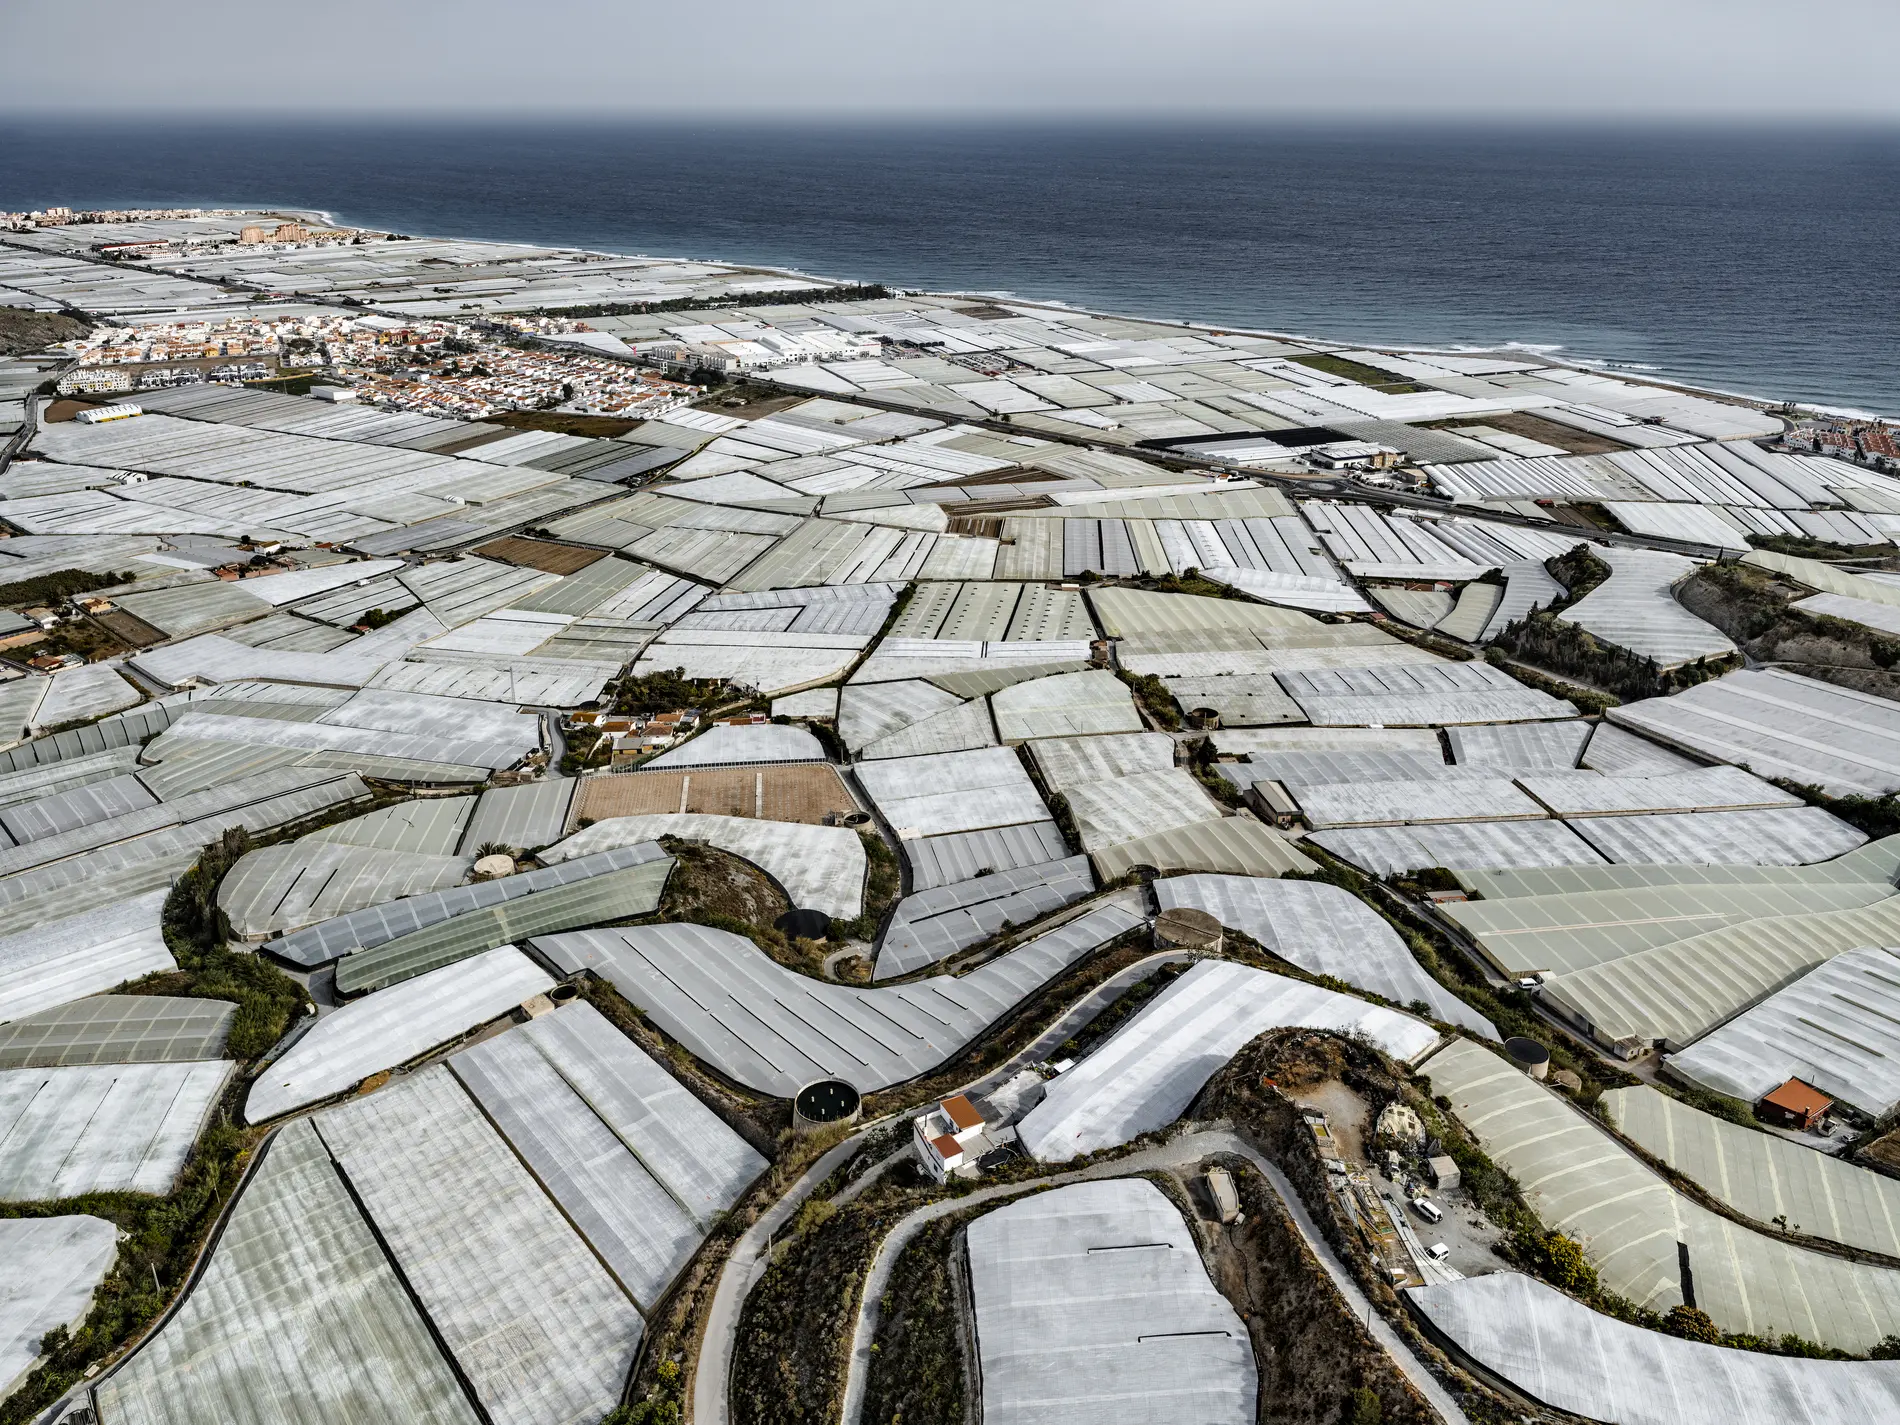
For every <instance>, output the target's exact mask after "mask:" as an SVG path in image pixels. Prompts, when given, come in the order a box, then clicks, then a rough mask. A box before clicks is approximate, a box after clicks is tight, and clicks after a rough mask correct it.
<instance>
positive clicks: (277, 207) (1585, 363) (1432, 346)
mask: <svg viewBox="0 0 1900 1425" xmlns="http://www.w3.org/2000/svg"><path fill="white" fill-rule="evenodd" d="M67 206H69V207H72V206H79V207H80V210H81V211H86V210H87V208H88V207H90V208H91V209H96V210H103V211H112V210H115V209H124V210H128V211H130V210H133V209H134V208H135V207H136V206H137V205H132V204H126V203H92V204H89V205H76V204H73V203H70V202H69V203H68V205H67ZM146 206H153V205H149V204H148V205H146ZM177 206H181V207H183V206H192V207H206V208H223V209H231V210H236V211H243V212H260V213H271V214H281V215H283V216H285V217H290V218H295V219H297V220H300V221H304V220H308V219H310V218H316V219H319V220H320V221H321V222H322V223H323V224H324V225H325V226H329V227H345V228H355V227H361V228H362V229H363V230H365V231H369V232H397V231H399V229H397V228H393V227H387V226H382V225H378V224H375V223H360V224H359V223H357V222H355V221H339V219H338V214H339V213H340V211H341V210H339V209H332V208H298V207H293V206H291V205H288V204H247V203H234V202H216V203H212V202H204V203H198V204H179V205H177ZM404 236H406V237H411V238H417V239H422V240H428V241H436V242H479V243H492V244H495V245H497V246H502V247H530V248H534V247H538V248H542V249H544V250H548V251H556V252H578V253H584V254H587V255H590V256H600V257H634V258H649V259H653V260H656V261H668V262H705V263H714V264H717V265H720V266H724V267H733V268H738V269H741V270H743V271H749V272H764V273H769V274H771V275H773V276H777V277H792V278H797V279H799V280H801V281H811V282H821V283H825V284H826V285H830V286H842V285H848V284H851V283H857V282H863V281H865V280H866V279H864V278H862V277H837V276H826V275H823V274H820V273H816V272H812V271H810V270H808V269H805V268H800V267H785V266H780V265H776V264H772V263H765V262H748V261H743V260H739V259H733V258H725V257H708V256H700V255H687V254H680V253H661V254H654V253H651V252H646V251H636V250H633V249H631V248H628V249H624V250H622V249H616V248H606V247H585V246H581V245H579V244H558V245H556V244H548V243H539V242H526V241H522V240H519V239H514V238H497V237H482V236H475V235H470V234H467V233H455V234H449V233H430V232H410V233H404ZM886 285H888V284H886ZM889 290H890V291H891V293H892V295H893V296H894V297H899V296H902V295H904V294H906V293H915V294H917V295H920V296H926V297H939V298H942V297H967V298H970V299H982V300H985V301H991V302H1004V303H1009V304H1012V305H1015V306H1022V307H1034V308H1039V309H1042V310H1047V311H1051V312H1055V313H1067V314H1070V315H1074V316H1080V317H1093V318H1100V319H1107V320H1123V321H1141V322H1151V323H1153V324H1155V325H1157V326H1172V327H1179V328H1181V329H1182V330H1185V331H1195V332H1230V333H1233V334H1235V335H1238V336H1258V337H1265V338H1268V339H1271V340H1275V341H1288V342H1299V343H1304V344H1307V345H1312V346H1318V347H1323V348H1329V349H1332V350H1338V351H1351V350H1380V351H1387V352H1391V353H1394V354H1417V355H1421V356H1431V355H1441V356H1487V355H1502V356H1522V357H1524V358H1526V359H1529V360H1535V361H1538V362H1541V363H1543V364H1545V365H1548V366H1557V367H1562V368H1564V369H1566V370H1571V371H1580V372H1589V373H1597V374H1603V375H1610V376H1614V377H1616V378H1617V379H1619V380H1623V381H1628V382H1631V383H1633V384H1637V385H1644V386H1656V387H1661V388H1663V389H1666V390H1674V391H1681V392H1685V393H1687V394H1690V395H1696V396H1707V397H1713V398H1718V399H1721V400H1725V401H1731V402H1735V403H1738V404H1742V405H1747V406H1752V407H1755V408H1756V409H1759V410H1769V409H1773V408H1776V407H1783V406H1786V407H1789V408H1792V409H1795V410H1802V411H1811V412H1813V413H1815V414H1816V415H1821V416H1828V417H1833V418H1837V419H1842V420H1857V421H1873V422H1881V423H1885V424H1889V425H1900V410H1896V411H1895V412H1894V413H1891V414H1889V413H1883V412H1877V411H1871V410H1867V409H1865V408H1863V407H1859V406H1845V405H1833V404H1820V403H1817V402H1812V401H1797V400H1782V399H1779V398H1776V397H1771V396H1760V395H1756V394H1753V393H1752V392H1747V391H1736V390H1731V389H1728V388H1726V387H1722V386H1710V385H1703V384H1699V383H1697V382H1693V381H1689V380H1685V379H1680V378H1677V377H1673V376H1671V375H1669V373H1668V372H1667V370H1666V369H1664V368H1661V367H1657V366H1654V365H1651V364H1649V363H1634V362H1622V361H1619V360H1618V359H1616V358H1613V357H1576V356H1573V357H1566V356H1563V355H1560V354H1559V353H1562V352H1564V351H1565V350H1566V348H1565V347H1564V346H1563V345H1562V344H1561V343H1550V342H1523V341H1518V340H1515V339H1510V340H1506V341H1504V342H1501V343H1497V344H1494V345H1490V346H1485V345H1477V344H1472V343H1450V344H1446V343H1420V342H1398V341H1385V342H1381V341H1373V340H1370V339H1367V340H1351V339H1344V338H1339V337H1331V336H1318V335H1313V334H1309V333H1304V332H1291V331H1280V330H1276V329H1273V328H1269V327H1254V326H1246V325H1241V324H1237V323H1232V322H1207V321H1197V320H1194V319H1192V318H1185V317H1159V316H1149V315H1145V314H1141V313H1136V312H1124V311H1110V310H1107V309H1104V308H1099V307H1085V306H1079V305H1077V304H1075V303H1073V302H1068V301H1065V300H1063V299H1062V298H1059V297H1028V296H1023V295H1021V294H1019V293H1017V292H1015V291H1013V290H1006V289H996V288H992V289H988V290H976V289H971V288H943V289H937V288H928V287H897V286H891V287H890V288H889ZM759 295H760V298H761V300H760V301H759V302H758V303H757V304H756V305H760V306H770V305H774V304H775V299H777V300H781V301H786V302H791V301H795V300H796V299H797V294H796V293H772V292H763V293H760V294H759ZM706 310H717V309H716V308H708V309H706ZM577 320H582V321H584V320H586V319H585V318H578V319H577Z"/></svg>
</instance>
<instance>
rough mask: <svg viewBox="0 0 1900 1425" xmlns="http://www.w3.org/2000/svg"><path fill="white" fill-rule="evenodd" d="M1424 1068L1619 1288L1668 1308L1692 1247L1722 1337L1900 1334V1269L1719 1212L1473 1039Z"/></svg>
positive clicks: (1704, 1304) (1859, 1340)
mask: <svg viewBox="0 0 1900 1425" xmlns="http://www.w3.org/2000/svg"><path fill="white" fill-rule="evenodd" d="M1422 1072H1423V1073H1424V1074H1425V1075H1426V1076H1428V1077H1429V1078H1430V1079H1431V1083H1432V1092H1433V1093H1434V1094H1443V1095H1445V1096H1447V1097H1449V1098H1450V1099H1451V1101H1452V1111H1453V1112H1454V1113H1456V1114H1457V1115H1458V1117H1459V1118H1460V1119H1461V1120H1462V1121H1463V1122H1464V1124H1465V1125H1466V1126H1467V1127H1469V1128H1470V1129H1471V1131H1472V1132H1473V1133H1474V1134H1476V1135H1477V1138H1478V1141H1479V1142H1480V1143H1481V1144H1482V1145H1483V1147H1484V1150H1485V1152H1486V1153H1487V1154H1489V1155H1490V1157H1491V1159H1492V1161H1494V1162H1495V1163H1497V1165H1498V1166H1499V1167H1501V1168H1503V1169H1504V1170H1505V1172H1507V1173H1509V1174H1510V1175H1511V1176H1512V1177H1513V1178H1515V1179H1516V1180H1517V1181H1518V1183H1519V1184H1520V1185H1521V1186H1522V1187H1523V1189H1524V1194H1525V1198H1526V1201H1527V1202H1528V1203H1529V1204H1530V1206H1531V1208H1532V1209H1533V1210H1534V1211H1535V1212H1536V1213H1537V1215H1538V1216H1539V1218H1541V1219H1542V1221H1543V1222H1544V1224H1545V1225H1546V1226H1547V1227H1550V1228H1553V1229H1555V1230H1557V1231H1560V1232H1563V1233H1564V1234H1565V1235H1567V1236H1569V1237H1570V1238H1572V1239H1573V1240H1574V1241H1577V1242H1580V1243H1582V1244H1583V1246H1584V1250H1585V1252H1586V1253H1587V1254H1588V1256H1589V1257H1590V1259H1591V1261H1592V1262H1593V1263H1594V1264H1595V1266H1596V1269H1597V1274H1598V1277H1599V1279H1600V1280H1601V1281H1602V1283H1603V1285H1604V1287H1606V1288H1607V1289H1608V1290H1610V1291H1613V1292H1615V1293H1617V1294H1618V1295H1619V1296H1623V1297H1626V1298H1628V1299H1629V1300H1631V1301H1633V1302H1635V1303H1636V1304H1637V1305H1639V1306H1643V1307H1647V1308H1648V1309H1649V1310H1651V1311H1664V1312H1666V1311H1668V1310H1669V1309H1670V1308H1671V1307H1672V1306H1675V1305H1678V1304H1679V1303H1681V1302H1682V1301H1683V1299H1684V1293H1683V1281H1682V1266H1683V1261H1684V1257H1685V1254H1686V1259H1687V1264H1688V1267H1689V1271H1690V1273H1691V1275H1692V1277H1693V1281H1694V1290H1695V1304H1696V1305H1697V1306H1698V1307H1700V1308H1701V1309H1702V1310H1703V1311H1706V1312H1707V1313H1708V1314H1709V1315H1710V1317H1712V1318H1713V1319H1714V1321H1715V1324H1716V1325H1717V1326H1719V1327H1720V1328H1721V1329H1722V1330H1724V1331H1745V1332H1748V1333H1750V1334H1752V1335H1759V1336H1768V1337H1777V1336H1780V1335H1781V1334H1782V1333H1784V1332H1789V1331H1792V1332H1794V1333H1795V1334H1797V1335H1799V1336H1803V1337H1805V1338H1806V1339H1808V1340H1810V1341H1818V1342H1820V1343H1821V1344H1822V1345H1827V1346H1837V1347H1839V1348H1840V1349H1842V1350H1845V1351H1855V1352H1863V1351H1866V1350H1867V1349H1868V1348H1870V1347H1871V1346H1873V1345H1874V1344H1875V1343H1877V1342H1878V1341H1879V1340H1880V1339H1881V1338H1882V1337H1883V1336H1886V1335H1888V1334H1895V1333H1900V1273H1895V1272H1891V1271H1888V1270H1886V1269H1885V1268H1882V1267H1873V1266H1863V1265H1861V1264H1859V1263H1856V1262H1849V1261H1844V1260H1842V1259H1841V1258H1839V1257H1833V1256H1826V1255H1823V1254H1821V1253H1819V1252H1814V1251H1809V1250H1807V1249H1804V1248H1802V1247H1798V1246H1796V1245H1794V1244H1793V1243H1791V1242H1788V1241H1785V1240H1783V1239H1781V1238H1779V1237H1777V1236H1774V1235H1770V1234H1768V1233H1762V1232H1754V1231H1751V1230H1749V1229H1748V1228H1746V1227H1742V1226H1739V1225H1738V1224H1736V1223H1734V1222H1731V1221H1730V1220H1729V1219H1728V1218H1726V1217H1720V1216H1717V1215H1716V1214H1715V1213H1713V1212H1711V1211H1709V1210H1708V1209H1707V1208H1705V1207H1702V1206H1701V1205H1700V1204H1698V1203H1696V1202H1694V1201H1693V1200H1691V1199H1689V1198H1687V1197H1684V1196H1682V1195H1681V1194H1679V1193H1677V1192H1676V1191H1675V1189H1673V1188H1672V1187H1670V1186H1669V1184H1668V1183H1667V1182H1666V1181H1664V1179H1662V1178H1661V1177H1659V1176H1658V1175H1657V1174H1656V1173H1655V1172H1654V1171H1652V1170H1651V1169H1650V1168H1649V1167H1647V1166H1646V1165H1644V1164H1643V1163H1642V1162H1641V1161H1640V1160H1639V1159H1638V1158H1637V1157H1636V1156H1635V1155H1634V1154H1633V1153H1631V1152H1630V1151H1629V1150H1628V1149H1626V1148H1623V1147H1622V1146H1621V1145H1620V1144H1618V1143H1617V1142H1616V1140H1615V1139H1614V1138H1612V1137H1610V1135H1609V1134H1608V1133H1607V1132H1606V1131H1605V1130H1604V1129H1603V1127H1602V1126H1601V1125H1600V1124H1598V1123H1596V1122H1595V1121H1594V1120H1593V1119H1591V1118H1590V1117H1589V1116H1588V1115H1587V1114H1584V1113H1582V1112H1580V1111H1579V1110H1578V1109H1576V1108H1575V1107H1573V1106H1572V1105H1571V1104H1569V1103H1568V1102H1566V1101H1565V1100H1564V1099H1563V1098H1562V1097H1560V1096H1559V1095H1558V1094H1557V1093H1555V1092H1554V1091H1553V1090H1551V1089H1548V1088H1545V1087H1544V1086H1543V1085H1542V1084H1539V1083H1537V1082H1536V1081H1535V1080H1534V1079H1532V1078H1530V1077H1529V1076H1528V1075H1527V1074H1525V1073H1523V1072H1522V1071H1520V1070H1519V1069H1517V1068H1514V1067H1513V1066H1512V1065H1511V1064H1509V1063H1508V1062H1506V1061H1505V1060H1504V1059H1503V1058H1501V1057H1499V1056H1498V1055H1496V1054H1493V1053H1491V1052H1490V1051H1488V1050H1486V1049H1483V1048H1480V1047H1479V1046H1478V1045H1476V1044H1474V1043H1472V1042H1471V1041H1470V1040H1466V1039H1461V1040H1454V1041H1453V1042H1452V1043H1451V1044H1449V1045H1447V1046H1446V1047H1445V1048H1444V1049H1442V1050H1440V1051H1439V1052H1438V1053H1436V1054H1434V1055H1433V1056H1432V1057H1431V1058H1430V1059H1429V1060H1428V1061H1427V1062H1426V1063H1425V1065H1424V1066H1423V1069H1422Z"/></svg>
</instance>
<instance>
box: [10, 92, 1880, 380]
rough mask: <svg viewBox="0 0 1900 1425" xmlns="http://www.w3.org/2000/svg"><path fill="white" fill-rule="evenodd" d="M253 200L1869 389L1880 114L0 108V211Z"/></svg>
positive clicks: (1875, 315) (1874, 372)
mask: <svg viewBox="0 0 1900 1425" xmlns="http://www.w3.org/2000/svg"><path fill="white" fill-rule="evenodd" d="M49 204H66V205H69V206H73V207H88V206H133V205H137V206H158V205H165V206H171V205H185V206H189V205H204V206H213V205H221V206H250V205H258V206H281V207H294V208H299V209H309V210H319V211H323V212H327V213H329V214H331V215H332V216H333V218H334V220H336V221H338V222H345V223H351V224H357V225H361V226H365V227H374V228H387V229H395V230H401V231H405V232H414V233H424V234H433V235H448V236H458V237H477V238H491V239H501V240H508V241H516V242H531V243H547V244H560V245H574V246H583V247H589V248H595V249H600V250H604V251H612V252H638V253H649V254H654V255H667V256H686V257H698V258H708V259H714V258H716V259H723V260H726V261H731V262H743V263H757V264H763V265H769V266H774V267H785V268H794V269H798V270H801V271H805V272H810V273H814V274H820V275H824V276H828V277H835V278H838V279H842V280H852V281H866V282H882V283H885V284H888V285H890V286H894V287H912V288H926V289H931V290H938V291H942V290H951V291H968V292H982V293H995V294H1008V295H1013V296H1016V297H1021V298H1033V299H1036V300H1041V301H1055V302H1064V303H1069V304H1072V305H1075V306H1077V307H1083V308H1090V309H1095V310H1101V311H1111V312H1124V313H1130V314H1135V315H1145V316H1156V317H1170V318H1178V319H1187V320H1193V321H1201V322H1211V323H1218V324H1226V325H1233V326H1240V327H1248V328H1257V329H1262V330H1268V331H1274V332H1282V333H1288V334H1293V335H1304V336H1312V337H1321V338H1329V339H1334V340H1339V341H1345V342H1363V343H1368V344H1381V343H1384V344H1406V345H1414V346H1428V347H1438V348H1444V349H1448V350H1456V349H1461V348H1486V349H1488V348H1495V347H1500V346H1504V347H1521V348H1525V349H1528V350H1533V351H1541V352H1549V353H1552V354H1555V355H1556V356H1558V357H1559V358H1561V359H1563V360H1565V361H1570V362H1576V363H1582V364H1590V365H1599V366H1602V367H1605V368H1608V369H1615V370H1623V371H1629V372H1633V373H1638V374H1644V375H1652V376H1655V377H1659V378H1665V379H1671V380H1676V381H1681V382H1685V383H1690V384H1695V385H1700V386H1705V387H1710V388H1714V389H1719V390H1725V391H1733V392H1739V393H1743V394H1748V395H1754V396H1759V397H1763V398H1767V399H1772V400H1794V401H1799V402H1802V403H1806V404H1812V405H1821V406H1826V407H1831V408H1837V409H1843V410H1855V411H1871V412H1877V413H1884V414H1890V415H1900V129H1896V128H1883V129H1854V130H1845V129H1813V128H1809V129H1781V130H1754V129H1746V128H1679V129H1637V128H1617V127H1601V126H1598V127H1594V128H1588V129H1583V128H1575V129H1567V128H1511V129H1500V128H1496V127H1493V128H1486V129H1475V128H1461V127H1447V126H1439V125H1429V124H1428V125H1410V126H1406V127H1403V128H1400V127H1365V126H1356V127H1340V126H1328V125H1315V126H1299V125H1289V124H1286V123H1278V124H1252V123H1246V124H1227V125H1223V126H1212V125H1206V124H1195V125H1184V124H1152V123H1151V124H1144V125H1140V126H1129V125H1114V124H1099V123H1098V124H1082V123H1070V124H1054V123H1044V124H1023V123H1020V122H1014V123H982V122H976V121H967V122H958V123H936V124H922V123H871V122H862V123H855V124H820V123H814V122H789V121H788V122H764V121H753V122H744V123H738V122H735V123H721V124H703V123H684V122H673V121H667V122H656V121H652V120H631V119H614V120H605V119H603V120H595V121H585V122H582V121H573V120H569V121H562V122H554V121H544V120H516V121H509V122H499V121H493V120H480V119H467V118H464V119H456V120H446V119H443V120H431V121H421V120H416V119H378V120H370V119H360V120H351V121H347V122H346V121H330V120H312V119H295V120H292V119H286V118H276V117H272V116H255V115H253V116H244V117H228V118H220V119H217V120H215V121H214V120H190V121H185V120H159V121H140V122H136V123H134V122H127V121H123V120H117V121H113V122H110V123H108V122H71V121H62V122H58V123H54V122H50V121H40V120H20V119H17V118H14V119H0V209H15V210H17V209H30V208H35V207H44V206H46V205H49Z"/></svg>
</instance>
